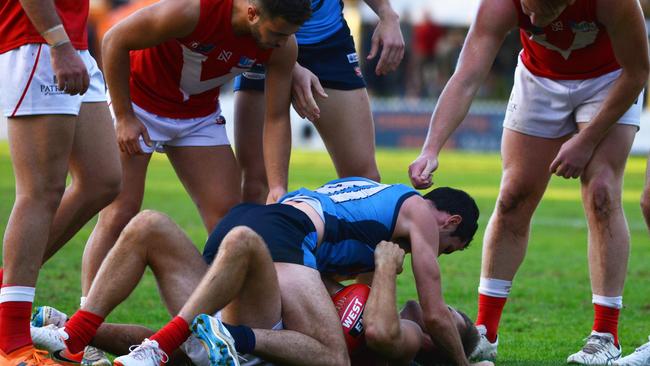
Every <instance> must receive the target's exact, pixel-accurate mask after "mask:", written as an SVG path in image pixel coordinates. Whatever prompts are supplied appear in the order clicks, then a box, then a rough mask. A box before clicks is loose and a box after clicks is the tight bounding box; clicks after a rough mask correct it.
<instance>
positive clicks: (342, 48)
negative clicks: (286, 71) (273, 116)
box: [234, 25, 366, 91]
mask: <svg viewBox="0 0 650 366" xmlns="http://www.w3.org/2000/svg"><path fill="white" fill-rule="evenodd" d="M298 63H299V64H300V65H302V66H303V67H306V68H307V69H309V70H310V71H311V72H313V73H314V74H315V75H316V76H318V79H319V80H320V83H321V85H322V86H323V87H324V88H328V89H336V90H354V89H360V88H365V87H366V82H365V80H364V79H363V75H362V74H361V68H360V67H359V56H358V55H357V51H356V50H355V48H354V40H353V39H352V36H351V35H350V29H349V28H348V27H347V25H345V26H343V27H342V28H341V29H340V30H339V31H338V32H336V33H334V34H333V35H332V36H331V37H329V38H327V39H326V40H324V41H321V42H318V43H314V44H308V45H299V46H298ZM234 90H235V91H238V90H258V91H264V67H263V66H262V65H255V66H253V68H252V69H251V70H250V71H247V72H245V73H243V74H242V75H238V76H237V77H236V78H235V83H234Z"/></svg>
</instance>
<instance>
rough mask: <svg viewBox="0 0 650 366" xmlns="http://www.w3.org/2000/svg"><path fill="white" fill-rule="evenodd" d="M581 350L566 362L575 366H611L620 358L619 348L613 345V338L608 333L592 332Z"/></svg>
mask: <svg viewBox="0 0 650 366" xmlns="http://www.w3.org/2000/svg"><path fill="white" fill-rule="evenodd" d="M586 341H587V343H586V344H585V346H584V347H582V349H581V350H580V351H578V352H576V353H574V354H572V355H571V356H569V357H568V358H567V360H566V362H567V363H569V364H577V365H611V364H612V362H614V361H616V360H618V359H619V358H620V357H621V346H620V345H619V346H618V347H616V346H615V345H614V336H613V335H611V334H610V333H599V332H596V331H592V332H591V334H590V335H589V337H587V339H586Z"/></svg>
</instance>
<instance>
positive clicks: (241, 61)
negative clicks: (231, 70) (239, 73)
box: [237, 56, 255, 69]
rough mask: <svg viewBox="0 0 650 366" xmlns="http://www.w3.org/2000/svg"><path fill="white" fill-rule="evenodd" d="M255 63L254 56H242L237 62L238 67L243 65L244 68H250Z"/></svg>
mask: <svg viewBox="0 0 650 366" xmlns="http://www.w3.org/2000/svg"><path fill="white" fill-rule="evenodd" d="M253 64H255V59H254V58H248V57H246V56H242V57H240V58H239V62H238V63H237V67H241V68H244V69H250V68H251V67H253Z"/></svg>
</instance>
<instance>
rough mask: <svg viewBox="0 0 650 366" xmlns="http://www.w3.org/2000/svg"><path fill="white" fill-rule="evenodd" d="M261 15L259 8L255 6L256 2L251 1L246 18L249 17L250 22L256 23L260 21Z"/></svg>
mask: <svg viewBox="0 0 650 366" xmlns="http://www.w3.org/2000/svg"><path fill="white" fill-rule="evenodd" d="M259 17H260V13H259V10H258V9H257V7H256V6H255V4H252V3H249V4H248V8H247V9H246V18H247V19H248V21H249V22H251V23H255V22H257V21H258V19H259Z"/></svg>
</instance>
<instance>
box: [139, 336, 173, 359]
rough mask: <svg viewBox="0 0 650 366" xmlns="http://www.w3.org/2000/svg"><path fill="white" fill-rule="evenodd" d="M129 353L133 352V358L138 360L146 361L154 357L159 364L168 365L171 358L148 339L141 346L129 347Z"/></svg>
mask: <svg viewBox="0 0 650 366" xmlns="http://www.w3.org/2000/svg"><path fill="white" fill-rule="evenodd" d="M129 352H131V357H133V358H134V359H136V360H146V359H147V358H151V357H153V358H154V360H155V362H156V363H157V364H159V363H160V362H162V363H167V362H168V361H169V356H167V354H166V353H165V351H163V350H161V349H160V348H158V347H157V346H155V345H154V343H153V342H152V341H150V340H148V339H145V340H144V342H142V344H141V345H136V346H131V347H129Z"/></svg>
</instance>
